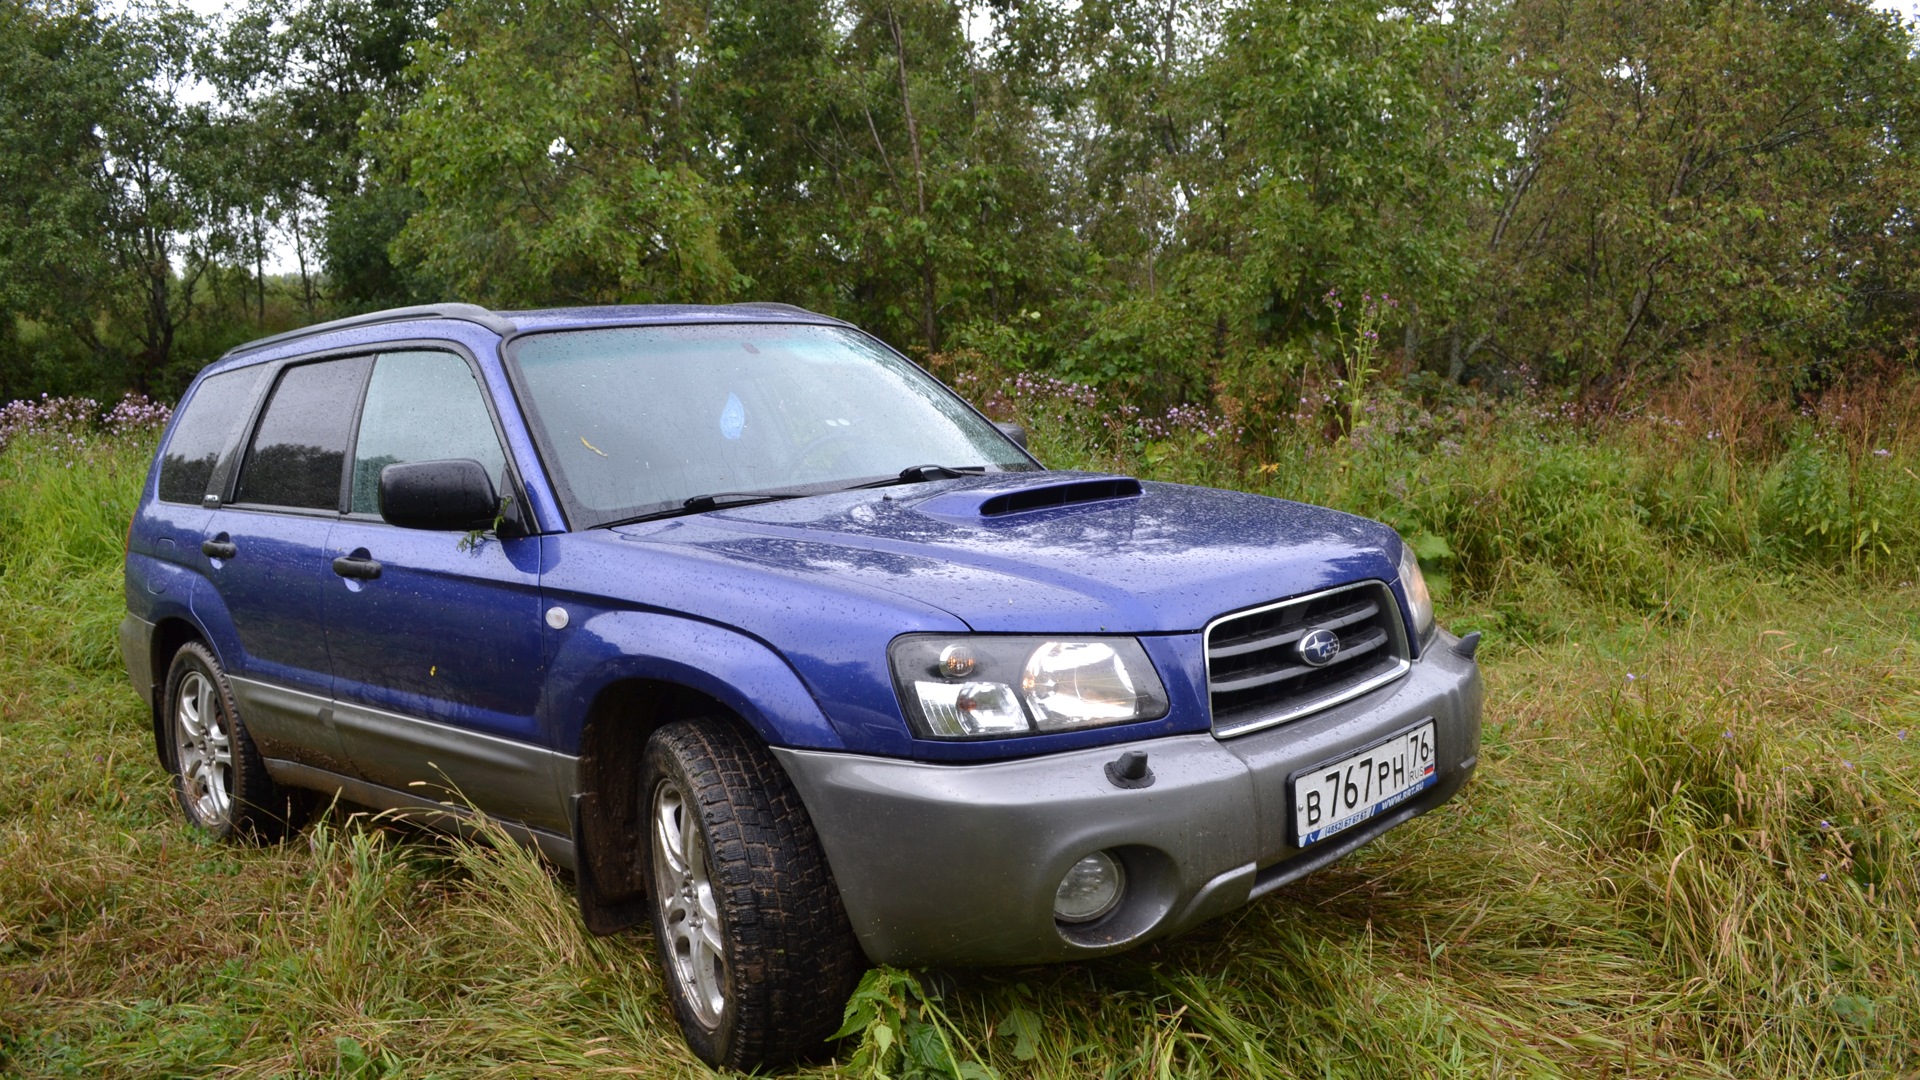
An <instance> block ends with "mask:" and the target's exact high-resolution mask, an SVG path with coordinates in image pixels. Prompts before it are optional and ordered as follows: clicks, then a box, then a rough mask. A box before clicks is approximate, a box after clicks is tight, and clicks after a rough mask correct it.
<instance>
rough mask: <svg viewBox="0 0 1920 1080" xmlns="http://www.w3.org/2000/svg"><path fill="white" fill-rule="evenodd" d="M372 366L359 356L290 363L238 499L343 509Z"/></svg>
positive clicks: (256, 436)
mask: <svg viewBox="0 0 1920 1080" xmlns="http://www.w3.org/2000/svg"><path fill="white" fill-rule="evenodd" d="M372 366H373V360H372V359H371V358H370V357H365V356H357V357H354V358H352V359H350V360H328V361H324V362H322V363H318V364H302V365H300V366H299V367H291V368H288V369H287V370H286V373H285V374H284V375H281V376H280V385H278V386H276V387H274V388H273V397H272V399H270V400H269V401H268V402H267V408H266V411H265V412H264V413H262V414H261V416H260V426H259V428H257V429H256V430H255V431H254V433H253V444H252V445H251V446H249V447H247V459H246V461H245V462H244V463H243V464H242V465H241V466H240V486H239V489H238V490H236V491H235V492H234V501H235V502H243V503H265V504H266V505H268V506H289V507H296V508H301V509H309V510H337V509H339V506H340V481H341V477H342V474H343V473H344V471H345V469H346V464H347V442H348V439H349V436H350V435H351V433H352V430H353V412H354V407H355V406H357V405H358V404H359V403H360V388H361V387H362V386H364V385H365V384H366V381H367V369H368V368H370V367H372Z"/></svg>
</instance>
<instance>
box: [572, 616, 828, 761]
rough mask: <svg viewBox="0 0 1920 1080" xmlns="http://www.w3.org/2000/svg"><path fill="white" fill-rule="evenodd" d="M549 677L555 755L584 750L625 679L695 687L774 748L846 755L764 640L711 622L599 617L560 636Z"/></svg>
mask: <svg viewBox="0 0 1920 1080" xmlns="http://www.w3.org/2000/svg"><path fill="white" fill-rule="evenodd" d="M552 633H553V635H554V637H555V639H556V641H555V647H554V651H553V659H552V663H551V666H550V667H549V670H548V678H547V696H548V700H547V709H548V715H549V716H550V717H553V718H554V719H555V731H554V736H555V740H554V742H555V748H556V749H558V750H559V751H560V752H562V753H566V754H573V755H578V754H579V753H580V736H581V729H582V727H583V726H584V724H585V722H586V717H587V712H588V709H589V708H590V707H591V706H592V704H593V701H594V699H595V698H596V697H598V696H599V695H600V692H601V691H603V690H605V689H606V688H607V687H609V686H611V685H613V684H614V683H617V682H621V681H624V680H628V679H655V680H659V681H662V682H670V683H677V684H679V685H681V686H685V687H688V688H689V689H692V690H697V691H699V692H701V693H703V694H706V695H707V696H708V697H711V698H713V699H714V700H716V701H718V702H720V703H721V704H722V705H725V706H726V707H727V708H729V709H732V710H733V711H734V712H735V713H737V714H738V715H739V716H740V717H741V719H743V720H745V721H746V722H747V723H748V724H749V725H750V726H752V728H753V730H754V731H756V732H758V733H759V735H760V737H761V738H762V739H764V740H766V742H767V744H768V745H769V746H784V747H792V748H795V749H819V750H827V749H845V748H846V742H845V741H844V740H843V739H842V738H841V737H840V733H839V731H838V730H836V729H835V728H834V726H833V724H832V722H831V721H829V720H828V719H827V715H826V713H825V712H824V711H823V710H822V709H821V708H820V704H819V702H817V701H815V700H814V697H813V695H812V694H811V693H809V692H808V690H807V688H806V686H805V684H803V683H802V682H801V681H800V677H799V676H798V675H797V674H795V673H794V670H793V669H792V668H791V667H789V666H788V665H787V662H786V661H785V660H783V659H781V657H780V656H779V655H778V654H776V653H775V652H774V651H773V650H772V649H770V648H768V647H767V646H766V645H765V644H763V643H762V642H760V641H758V640H756V639H754V638H751V637H748V636H747V635H745V634H741V633H739V632H737V631H733V630H728V629H726V628H725V627H721V626H716V625H714V624H712V623H707V622H701V621H699V620H697V619H688V618H683V617H680V616H676V615H664V614H659V613H656V612H645V611H603V612H600V613H598V614H594V615H591V616H589V617H587V618H586V619H584V620H582V621H581V622H578V623H576V624H574V625H572V626H570V627H568V628H566V629H564V630H556V631H552Z"/></svg>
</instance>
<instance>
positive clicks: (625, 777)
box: [570, 676, 765, 934]
mask: <svg viewBox="0 0 1920 1080" xmlns="http://www.w3.org/2000/svg"><path fill="white" fill-rule="evenodd" d="M696 717H698V718H704V719H709V720H715V721H719V722H721V723H724V724H726V725H727V726H728V727H730V728H733V729H735V730H737V731H738V732H739V733H740V735H741V737H742V738H746V739H751V740H753V741H754V742H758V743H761V744H762V745H764V744H765V740H764V739H763V738H762V737H761V735H760V733H759V732H757V731H755V730H754V726H753V725H752V724H751V723H749V722H748V721H747V720H746V718H745V717H743V716H741V715H740V714H739V712H737V711H736V710H734V709H732V708H730V707H729V706H727V705H726V704H725V703H724V702H722V701H720V700H719V699H718V698H716V697H714V696H713V695H712V694H709V693H707V692H705V691H703V690H700V689H697V688H695V687H692V686H688V685H686V684H685V683H680V682H674V681H671V680H668V679H661V678H648V677H639V676H630V677H626V678H621V679H617V680H615V681H613V682H610V683H608V684H607V685H605V686H603V687H601V688H600V690H599V691H598V693H596V694H595V695H594V698H593V700H592V702H591V704H589V705H588V707H587V710H586V716H585V719H584V721H583V722H582V724H581V729H580V757H579V762H580V766H579V768H580V772H579V781H578V784H579V791H578V792H577V793H575V794H574V795H573V798H572V805H571V807H570V813H571V815H572V819H573V820H572V824H573V842H574V864H575V869H574V879H575V888H576V892H577V895H578V899H579V903H580V915H581V917H582V918H583V919H584V920H585V921H586V924H587V928H588V929H589V930H592V931H593V932H594V933H597V934H609V933H613V932H615V931H618V930H624V929H627V928H628V927H631V926H637V925H639V924H640V923H642V922H644V921H646V917H647V915H646V907H645V898H646V891H647V883H646V861H645V855H644V848H645V845H646V842H647V841H646V836H647V828H648V823H647V817H646V811H645V809H644V808H643V806H642V805H641V804H642V801H643V800H642V799H641V791H640V757H641V755H642V754H643V753H644V752H645V751H646V747H647V740H649V739H651V738H652V737H653V733H654V732H656V731H658V730H660V729H661V728H662V727H665V726H666V725H668V724H670V723H673V722H675V721H677V720H687V719H693V718H696Z"/></svg>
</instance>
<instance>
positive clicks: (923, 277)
mask: <svg viewBox="0 0 1920 1080" xmlns="http://www.w3.org/2000/svg"><path fill="white" fill-rule="evenodd" d="M887 26H888V28H889V29H891V30H892V31H893V58H894V61H895V62H896V64H897V65H898V67H899V71H900V110H901V112H903V113H904V114H905V115H906V119H907V146H908V147H909V148H910V149H911V150H912V151H913V190H914V195H915V197H916V199H917V200H918V202H919V207H920V329H921V332H922V333H923V334H924V335H926V340H927V353H928V354H929V355H931V354H933V353H936V352H939V351H940V324H939V323H938V322H937V321H936V320H935V318H934V300H935V295H934V294H935V281H934V271H933V250H932V246H931V244H930V243H929V241H928V234H929V233H930V232H931V231H932V228H933V225H932V222H930V221H928V220H927V172H926V168H925V166H924V164H923V163H922V161H921V158H920V126H919V125H918V124H916V123H915V122H914V119H913V95H911V94H910V93H908V92H907V47H906V42H905V40H904V38H903V37H902V36H901V34H900V18H899V16H898V15H897V14H895V12H894V9H893V5H891V4H889V5H887Z"/></svg>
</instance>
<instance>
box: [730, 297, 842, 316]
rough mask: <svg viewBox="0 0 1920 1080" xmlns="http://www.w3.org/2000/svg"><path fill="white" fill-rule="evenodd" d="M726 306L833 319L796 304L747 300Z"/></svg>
mask: <svg viewBox="0 0 1920 1080" xmlns="http://www.w3.org/2000/svg"><path fill="white" fill-rule="evenodd" d="M727 306H728V307H743V308H757V309H759V310H761V311H784V312H787V313H788V314H791V315H812V316H813V317H815V318H818V319H831V318H833V316H831V315H822V314H820V313H819V312H817V311H808V310H807V309H806V308H803V307H800V306H798V305H796V304H776V303H774V302H773V301H771V300H748V301H744V302H742V303H738V304H728V305H727Z"/></svg>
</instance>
